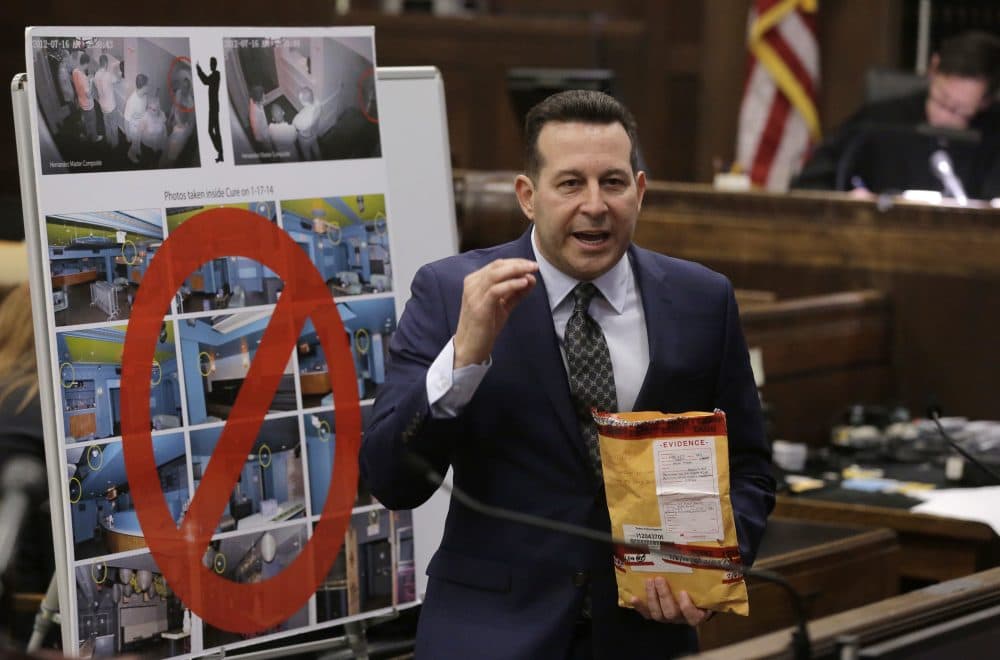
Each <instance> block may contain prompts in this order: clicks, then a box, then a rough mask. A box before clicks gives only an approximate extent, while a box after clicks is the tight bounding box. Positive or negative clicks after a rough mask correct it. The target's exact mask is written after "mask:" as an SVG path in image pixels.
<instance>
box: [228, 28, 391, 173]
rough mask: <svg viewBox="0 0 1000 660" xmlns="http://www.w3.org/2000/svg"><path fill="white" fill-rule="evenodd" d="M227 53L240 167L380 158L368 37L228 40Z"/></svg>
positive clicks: (235, 150)
mask: <svg viewBox="0 0 1000 660" xmlns="http://www.w3.org/2000/svg"><path fill="white" fill-rule="evenodd" d="M223 50H224V53H225V67H226V87H227V90H228V92H229V113H230V122H229V123H230V128H231V129H232V140H233V151H234V152H235V153H234V161H235V162H236V164H237V165H248V164H257V163H287V162H302V161H312V160H341V159H346V158H377V157H379V156H381V153H382V147H381V143H380V141H379V131H378V105H377V103H376V99H375V75H374V71H375V70H374V61H375V56H374V52H373V44H372V40H371V39H370V38H367V37H340V38H332V37H313V38H311V37H281V38H259V37H258V38H242V39H240V38H227V39H225V40H224V42H223Z"/></svg>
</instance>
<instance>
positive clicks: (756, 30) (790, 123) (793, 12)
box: [736, 0, 820, 191]
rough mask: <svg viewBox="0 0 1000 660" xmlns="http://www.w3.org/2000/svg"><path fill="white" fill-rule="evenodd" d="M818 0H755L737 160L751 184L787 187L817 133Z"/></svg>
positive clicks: (816, 139)
mask: <svg viewBox="0 0 1000 660" xmlns="http://www.w3.org/2000/svg"><path fill="white" fill-rule="evenodd" d="M817 6H818V0H754V4H753V7H752V8H751V10H750V19H749V23H748V31H747V32H748V35H747V47H748V48H749V50H750V61H749V66H748V68H747V77H746V86H745V88H744V90H743V103H742V105H741V107H740V124H739V135H738V138H737V148H736V160H737V162H738V163H739V165H740V166H741V167H742V168H743V171H744V172H746V173H747V174H748V175H749V176H750V181H751V183H752V184H753V185H754V186H757V187H761V188H766V189H768V190H778V191H780V190H786V189H787V188H788V182H789V181H790V180H791V178H792V176H794V175H795V173H797V172H798V170H799V169H800V168H801V166H802V163H803V161H804V160H805V158H806V156H807V155H808V152H809V148H810V146H811V145H812V144H815V143H816V142H817V141H818V140H819V137H820V129H819V113H818V111H817V109H816V94H817V88H818V86H819V44H818V43H817V39H816V10H817Z"/></svg>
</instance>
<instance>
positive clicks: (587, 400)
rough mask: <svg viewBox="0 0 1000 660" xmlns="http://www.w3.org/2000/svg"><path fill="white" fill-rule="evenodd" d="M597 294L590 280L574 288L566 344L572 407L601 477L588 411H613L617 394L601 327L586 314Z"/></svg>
mask: <svg viewBox="0 0 1000 660" xmlns="http://www.w3.org/2000/svg"><path fill="white" fill-rule="evenodd" d="M597 293H598V291H597V287H595V286H594V285H593V284H591V283H590V282H581V283H579V284H577V285H576V288H575V289H573V298H574V299H575V301H576V305H575V306H574V307H573V313H572V314H571V315H570V317H569V321H568V322H567V323H566V337H565V345H566V363H567V365H568V367H569V389H570V394H571V395H572V399H573V407H574V408H575V409H576V416H577V418H578V419H579V420H580V429H581V431H582V432H583V437H584V440H585V441H586V443H587V450H588V452H589V453H590V460H591V465H592V467H593V468H594V473H595V474H596V475H597V478H598V479H599V480H600V479H602V475H601V448H600V445H599V444H598V441H597V425H596V424H595V423H594V418H593V417H592V416H591V414H590V410H591V408H596V409H597V410H600V411H602V412H616V411H617V410H618V396H617V395H616V393H615V374H614V371H613V370H612V368H611V353H610V352H609V351H608V343H607V342H606V341H605V340H604V333H603V332H601V326H599V325H597V321H595V320H594V319H593V318H591V317H590V314H588V313H587V308H588V307H590V301H591V300H592V299H593V297H594V296H595V295H597Z"/></svg>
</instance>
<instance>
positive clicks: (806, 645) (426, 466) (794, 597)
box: [404, 450, 812, 660]
mask: <svg viewBox="0 0 1000 660" xmlns="http://www.w3.org/2000/svg"><path fill="white" fill-rule="evenodd" d="M404 460H406V462H407V463H408V464H409V467H410V469H412V470H413V471H414V472H417V473H419V474H421V475H422V476H423V477H424V478H425V479H426V480H427V481H429V482H430V483H432V484H434V485H435V486H437V487H440V488H443V489H444V490H445V492H447V493H449V494H450V495H451V496H452V497H454V498H455V499H456V500H458V501H459V503H461V504H463V505H465V506H466V507H467V508H469V509H471V510H473V511H475V512H476V513H481V514H482V515H484V516H489V517H491V518H497V519H499V520H505V521H508V522H516V523H520V524H523V525H528V526H530V527H537V528H539V529H544V530H546V531H550V532H560V533H563V534H568V535H570V536H576V537H578V538H583V539H587V540H588V541H597V542H598V543H606V544H608V545H612V546H615V545H620V546H624V547H625V548H626V549H635V550H636V551H638V552H644V553H648V554H652V555H657V556H661V557H665V558H667V559H671V560H674V561H676V560H681V561H683V562H686V563H688V564H692V565H695V566H699V567H701V568H714V569H718V570H724V571H730V572H733V573H738V574H739V575H742V576H744V577H752V578H755V579H757V580H760V581H762V582H770V583H772V584H776V585H778V586H779V587H781V588H782V589H784V590H785V592H786V593H788V595H789V598H790V600H791V601H792V609H793V611H794V613H795V623H796V629H795V630H794V631H793V632H792V651H793V657H794V658H795V660H808V659H809V658H810V657H812V644H811V643H810V641H809V630H808V629H807V628H806V621H807V617H806V612H805V607H804V606H803V604H802V597H801V596H800V595H799V593H798V592H797V591H796V590H795V587H793V586H792V585H791V584H790V583H789V582H788V580H786V579H785V578H783V577H782V576H781V575H779V574H778V573H776V572H775V571H770V570H767V569H766V568H751V567H749V566H744V565H743V564H735V563H733V562H731V561H729V560H728V559H717V558H714V557H702V556H701V555H696V554H694V553H691V552H687V551H685V550H682V549H680V548H677V547H671V548H669V549H666V550H664V549H663V548H661V547H659V546H652V545H649V544H646V543H642V542H637V541H628V540H626V539H623V538H620V537H617V536H614V535H613V534H611V533H609V532H603V531H600V530H596V529H591V528H589V527H583V526H581V525H574V524H573V523H567V522H563V521H561V520H550V519H549V518H544V517H542V516H536V515H534V514H530V513H524V512H523V511H513V510H511V509H507V508H504V507H500V506H496V505H492V504H487V503H486V502H482V501H480V500H478V499H476V498H475V497H473V496H472V495H469V494H468V493H466V492H465V491H464V490H462V489H461V488H459V487H458V486H455V485H454V484H449V483H447V482H446V481H445V479H444V476H443V475H442V474H441V473H440V472H438V471H437V469H435V468H434V466H433V465H431V464H430V462H429V461H428V460H427V459H425V458H424V457H423V456H420V455H419V454H417V453H416V452H414V451H412V450H410V451H406V453H405V459H404Z"/></svg>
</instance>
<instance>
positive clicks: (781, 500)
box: [774, 495, 1000, 583]
mask: <svg viewBox="0 0 1000 660" xmlns="http://www.w3.org/2000/svg"><path fill="white" fill-rule="evenodd" d="M774 515H776V516H782V517H785V518H797V519H800V520H813V521H823V522H829V523H836V524H842V525H867V526H871V527H887V528H889V529H892V530H894V531H895V532H896V534H897V536H898V538H899V544H900V546H901V548H902V553H901V555H900V557H899V577H900V579H901V580H903V581H906V580H910V581H913V582H920V583H926V582H940V581H944V580H951V579H954V578H958V577H962V576H965V575H970V574H972V573H975V572H977V571H982V570H985V569H988V568H992V567H994V566H997V565H1000V539H998V538H997V535H996V533H995V532H994V531H993V528H991V527H990V526H989V525H986V524H984V523H980V522H974V521H970V520H956V519H954V518H941V517H938V516H930V515H926V514H921V513H910V511H908V510H906V509H899V508H892V507H888V506H870V505H862V504H844V503H840V502H835V501H829V500H818V499H812V498H808V499H807V498H803V497H795V496H792V495H779V496H778V502H777V506H776V507H775V509H774Z"/></svg>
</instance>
